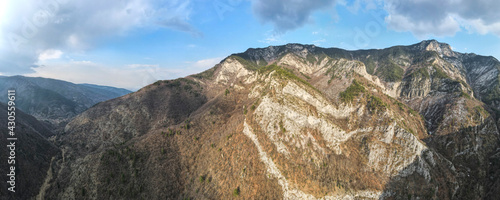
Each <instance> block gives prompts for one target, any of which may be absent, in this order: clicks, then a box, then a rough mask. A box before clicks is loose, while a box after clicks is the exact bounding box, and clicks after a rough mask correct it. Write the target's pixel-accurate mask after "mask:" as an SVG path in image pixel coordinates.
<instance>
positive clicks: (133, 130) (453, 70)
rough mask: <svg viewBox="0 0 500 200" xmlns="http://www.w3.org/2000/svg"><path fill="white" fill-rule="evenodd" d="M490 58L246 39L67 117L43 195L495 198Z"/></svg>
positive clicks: (418, 48)
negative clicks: (242, 48) (235, 48)
mask: <svg viewBox="0 0 500 200" xmlns="http://www.w3.org/2000/svg"><path fill="white" fill-rule="evenodd" d="M499 69H500V64H499V62H498V61H497V60H496V59H495V58H493V57H483V56H477V55H473V54H462V53H459V52H454V51H452V50H451V48H450V46H449V45H448V44H443V43H439V42H437V41H434V40H431V41H423V42H421V43H418V44H415V45H410V46H396V47H391V48H387V49H382V50H360V51H346V50H342V49H335V48H329V49H325V48H320V47H315V46H313V45H300V44H288V45H285V46H277V47H273V46H271V47H268V48H263V49H249V50H247V51H246V52H244V53H239V54H233V55H231V56H229V57H227V58H226V59H225V60H223V61H221V63H220V64H218V65H216V66H215V67H213V68H212V69H209V70H207V71H205V72H203V73H200V74H196V75H192V76H189V77H186V78H182V79H177V80H170V81H159V82H157V83H155V84H151V85H149V86H147V87H145V88H143V89H141V90H139V91H137V92H135V93H131V94H128V95H125V96H123V97H119V98H116V99H113V100H109V101H106V102H104V103H100V104H98V105H96V106H94V107H92V108H90V109H88V110H87V111H85V112H84V113H82V114H80V115H78V116H77V117H75V118H74V120H73V121H71V122H70V123H69V124H68V125H67V126H66V128H65V131H64V134H63V135H60V136H58V137H57V138H56V139H55V141H56V143H57V144H58V145H59V147H60V148H61V150H62V152H64V153H63V154H62V155H61V158H60V159H54V160H53V161H52V162H51V167H50V170H51V171H52V172H53V175H52V176H47V178H46V179H45V180H44V181H45V183H47V184H46V186H45V187H42V189H41V190H40V192H39V197H40V198H43V199H231V198H242V199H253V198H254V199H495V198H496V194H498V192H500V188H499V185H500V184H499V183H500V182H499V180H500V174H499V173H498V170H497V169H499V167H500V160H499V159H500V156H499V155H500V153H499V152H500V148H499V147H500V144H499V132H498V114H497V111H498V110H500V107H499V105H500V101H498V99H500V96H498V95H499V94H500V93H497V92H496V91H499V86H500V84H499V81H498V71H499Z"/></svg>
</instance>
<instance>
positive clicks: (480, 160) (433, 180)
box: [379, 120, 500, 199]
mask: <svg viewBox="0 0 500 200" xmlns="http://www.w3.org/2000/svg"><path fill="white" fill-rule="evenodd" d="M492 128H494V129H492ZM492 130H494V131H496V126H495V124H494V122H493V121H491V120H489V121H487V122H486V123H483V124H481V125H478V126H474V127H466V128H461V129H460V130H458V131H456V132H453V133H450V134H446V135H435V136H431V137H429V138H427V139H424V140H423V141H424V142H425V143H426V145H427V146H428V147H429V149H426V150H423V151H422V152H421V156H418V157H417V158H416V159H415V160H414V162H412V163H411V164H410V165H408V166H406V167H405V168H404V169H403V170H401V171H400V172H399V173H398V175H396V176H393V177H391V179H390V180H389V181H388V182H387V184H386V185H385V186H384V191H383V194H382V195H381V196H380V198H379V199H418V198H420V199H496V198H497V197H496V194H497V193H496V192H492V191H498V190H495V186H496V185H498V184H497V182H498V180H499V177H500V173H497V171H498V169H500V161H498V158H500V156H497V157H495V156H494V155H495V152H496V153H498V152H497V151H496V148H497V147H498V146H499V139H498V135H497V134H494V133H492V132H491V131H492ZM488 131H490V132H488ZM437 152H439V153H437ZM426 177H427V178H426ZM496 187H498V186H496ZM493 195H495V196H493Z"/></svg>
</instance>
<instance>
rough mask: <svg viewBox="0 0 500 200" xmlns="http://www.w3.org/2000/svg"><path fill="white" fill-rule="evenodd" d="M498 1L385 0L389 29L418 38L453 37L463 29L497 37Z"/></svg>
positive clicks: (498, 33)
mask: <svg viewBox="0 0 500 200" xmlns="http://www.w3.org/2000/svg"><path fill="white" fill-rule="evenodd" d="M498 8H500V1H497V0H477V1H473V0H440V1H436V0H407V1H402V0H385V6H384V9H385V10H386V11H387V12H388V14H389V15H388V16H387V17H386V19H385V21H386V22H387V24H388V27H389V28H392V29H394V30H397V31H410V32H412V33H413V34H414V35H415V36H417V37H418V38H425V37H429V36H453V35H454V34H455V33H457V32H458V31H461V30H462V29H466V30H468V31H469V32H477V33H480V34H487V33H493V34H496V35H498V36H500V12H498Z"/></svg>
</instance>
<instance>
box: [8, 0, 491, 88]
mask: <svg viewBox="0 0 500 200" xmlns="http://www.w3.org/2000/svg"><path fill="white" fill-rule="evenodd" d="M499 7H500V1H494V0H481V1H471V0H443V1H435V0H408V1H400V0H309V1H307V0H289V1H285V0H214V1H209V0H186V1H180V0H168V1H162V0H130V1H123V0H109V1H100V0H87V1H69V0H48V1H43V2H42V1H36V0H25V1H14V0H0V73H1V74H2V75H27V76H42V77H48V78H56V79H62V80H67V81H71V82H75V83H93V84H100V85H110V86H115V87H123V88H127V89H132V90H136V89H138V88H140V87H143V86H145V85H147V84H150V83H152V82H154V81H156V80H161V79H173V78H178V77H183V76H187V75H190V74H193V73H198V72H201V71H203V70H205V69H208V68H210V67H212V66H214V65H215V64H217V63H218V62H219V61H220V60H222V59H223V58H224V57H226V56H228V55H230V54H232V53H238V52H243V51H245V50H246V49H247V48H256V47H267V46H270V45H283V44H287V43H303V44H315V45H317V46H321V47H338V48H344V49H350V50H355V49H368V48H386V47H390V46H394V45H409V44H413V43H417V42H420V41H421V40H424V39H437V40H438V41H440V42H445V43H448V44H450V45H451V46H452V47H453V49H454V50H455V51H458V52H473V53H476V54H481V55H492V56H495V57H496V58H500V12H497V9H498V8H499Z"/></svg>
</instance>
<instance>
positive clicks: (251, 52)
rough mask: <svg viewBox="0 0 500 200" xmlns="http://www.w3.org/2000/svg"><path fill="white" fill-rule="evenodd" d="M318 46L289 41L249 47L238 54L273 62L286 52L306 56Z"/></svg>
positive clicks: (252, 59) (254, 59)
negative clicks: (263, 46) (277, 44)
mask: <svg viewBox="0 0 500 200" xmlns="http://www.w3.org/2000/svg"><path fill="white" fill-rule="evenodd" d="M315 49H316V46H314V45H303V44H296V43H289V44H286V45H280V46H268V47H265V48H249V49H248V50H246V51H245V52H243V53H240V54H236V55H237V56H240V57H242V58H245V59H249V60H251V61H254V62H256V61H259V60H265V61H266V62H272V61H274V60H276V59H277V58H278V57H279V56H281V55H284V54H286V53H295V54H296V55H299V56H301V57H304V58H305V57H306V56H307V54H308V53H309V52H314V51H315Z"/></svg>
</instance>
